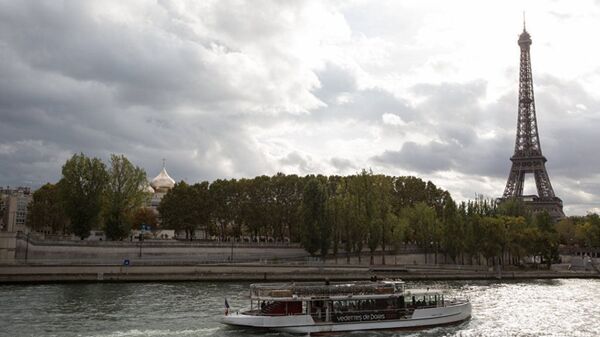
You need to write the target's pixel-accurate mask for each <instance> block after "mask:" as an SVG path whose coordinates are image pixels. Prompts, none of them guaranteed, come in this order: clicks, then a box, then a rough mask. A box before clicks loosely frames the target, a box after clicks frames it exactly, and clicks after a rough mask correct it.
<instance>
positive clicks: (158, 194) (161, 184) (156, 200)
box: [148, 160, 175, 210]
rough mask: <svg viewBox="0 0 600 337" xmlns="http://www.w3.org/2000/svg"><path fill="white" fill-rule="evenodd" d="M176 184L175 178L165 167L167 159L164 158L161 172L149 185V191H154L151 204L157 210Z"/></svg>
mask: <svg viewBox="0 0 600 337" xmlns="http://www.w3.org/2000/svg"><path fill="white" fill-rule="evenodd" d="M174 186H175V180H173V178H171V177H170V176H169V174H168V173H167V169H166V167H165V161H164V160H163V168H162V170H161V171H160V173H159V174H158V175H157V176H156V177H154V179H152V181H150V186H148V192H149V193H152V197H151V198H150V204H149V205H148V206H150V207H151V208H152V209H154V210H156V209H157V208H158V205H160V201H161V200H162V198H163V197H164V196H165V194H167V192H169V191H170V190H171V189H172V188H173V187H174Z"/></svg>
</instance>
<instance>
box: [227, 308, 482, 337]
mask: <svg viewBox="0 0 600 337" xmlns="http://www.w3.org/2000/svg"><path fill="white" fill-rule="evenodd" d="M470 317H471V303H469V302H463V303H459V304H456V305H447V306H444V307H437V308H424V309H416V310H415V311H414V312H413V314H412V316H411V317H410V318H405V319H398V320H380V321H358V322H344V323H342V322H315V321H314V320H313V318H312V317H311V316H310V315H293V316H255V315H246V314H243V313H241V314H238V313H234V314H230V315H227V316H223V318H222V320H221V321H222V323H225V324H229V325H236V326H244V327H253V328H263V329H271V330H276V331H284V332H290V333H301V334H306V333H325V332H341V331H361V330H383V329H418V328H425V327H432V326H440V325H449V324H456V323H460V322H462V321H465V320H467V319H469V318H470Z"/></svg>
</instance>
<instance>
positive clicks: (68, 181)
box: [59, 153, 108, 240]
mask: <svg viewBox="0 0 600 337" xmlns="http://www.w3.org/2000/svg"><path fill="white" fill-rule="evenodd" d="M107 180H108V174H107V172H106V167H105V166H104V164H103V163H102V161H101V160H100V159H98V158H89V157H86V156H85V155H84V154H83V153H80V154H75V155H73V157H71V159H69V160H67V162H66V163H65V164H64V165H63V167H62V179H61V181H60V182H59V186H60V194H61V198H62V199H63V201H64V206H65V212H66V214H67V216H68V217H69V219H70V220H71V232H73V233H74V234H75V235H77V236H78V237H80V238H81V239H82V240H83V239H84V238H86V237H87V236H89V235H90V230H91V229H92V227H93V226H94V225H96V224H97V222H98V220H99V215H100V212H101V210H102V194H103V192H104V188H105V187H106V183H107Z"/></svg>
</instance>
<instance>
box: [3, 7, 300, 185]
mask: <svg viewBox="0 0 600 337" xmlns="http://www.w3.org/2000/svg"><path fill="white" fill-rule="evenodd" d="M100 5H103V4H100V3H94V2H81V1H64V2H52V1H50V2H10V1H0V61H1V62H0V75H1V77H0V119H1V121H2V123H1V124H0V149H2V150H1V151H0V156H1V157H2V164H0V169H1V172H3V174H2V178H1V179H0V184H11V185H16V184H24V183H26V184H31V185H34V186H36V185H37V186H39V185H40V184H42V183H44V182H46V181H48V180H56V179H57V177H58V176H59V175H60V166H61V165H62V163H64V160H65V159H66V158H68V157H69V156H70V155H71V154H72V153H77V152H84V153H86V154H87V155H90V156H98V157H101V158H103V159H107V158H108V157H109V154H110V153H124V154H126V155H127V156H128V157H129V158H130V159H131V160H132V161H133V162H134V163H135V164H137V165H140V166H142V167H145V168H146V169H148V171H149V172H148V174H149V175H150V176H153V175H154V174H156V173H157V172H158V170H159V169H160V165H161V159H162V158H166V159H167V166H168V169H169V172H170V173H171V175H172V176H173V177H174V178H175V179H177V180H179V179H183V178H186V179H189V180H192V181H194V180H199V179H214V178H217V177H223V176H240V175H243V176H252V175H256V174H262V173H264V172H270V171H272V170H273V168H272V167H270V165H269V164H268V163H267V161H266V159H265V157H264V155H263V154H262V153H261V151H260V150H259V149H258V148H257V146H256V143H255V141H254V139H253V135H252V133H251V132H250V131H249V130H248V125H252V123H253V119H252V117H251V116H250V115H249V114H248V113H247V112H246V111H247V110H248V109H250V110H251V111H252V113H253V114H257V113H258V114H261V113H263V112H264V111H267V113H270V112H268V111H271V110H273V108H272V107H277V106H278V105H279V103H278V102H276V101H275V99H274V98H276V97H277V98H279V97H283V98H285V97H286V93H287V91H285V90H289V88H286V87H285V86H283V85H279V86H278V83H281V81H282V79H284V80H285V74H283V73H282V74H273V73H268V72H261V71H262V69H261V66H264V62H262V61H261V60H260V57H259V56H256V55H251V54H247V53H243V52H242V51H241V49H243V48H241V47H243V46H244V43H246V42H240V43H239V44H238V45H239V47H240V48H235V47H230V46H227V45H226V43H229V44H231V45H234V44H235V42H236V41H235V40H233V39H232V38H228V37H227V34H228V33H227V32H228V30H227V29H225V28H226V26H227V25H228V24H229V23H227V22H218V26H219V29H221V32H223V34H224V36H223V38H222V39H219V38H218V37H219V36H218V34H213V35H212V36H211V32H210V31H208V32H205V33H204V34H202V33H197V32H195V31H194V29H193V28H197V27H198V25H197V24H198V23H197V22H195V23H194V22H186V20H188V21H189V15H188V14H189V13H180V12H177V11H173V9H172V8H171V7H170V5H171V3H163V5H164V6H161V5H159V6H154V5H151V4H148V6H145V5H142V6H139V8H126V7H127V6H129V4H123V8H121V7H119V6H120V5H121V4H118V3H117V5H116V6H117V8H113V9H114V11H113V12H111V11H110V10H104V9H102V10H98V8H97V7H99V6H100ZM106 5H107V7H109V6H114V5H115V3H106ZM225 7H226V6H225ZM136 10H138V11H139V12H140V13H136V12H135V11H136ZM132 11H133V12H132ZM138 14H139V15H141V17H142V18H143V19H142V20H137V21H136V19H138V18H137V17H136V15H138ZM196 14H197V15H198V16H199V17H200V19H201V20H200V22H202V23H206V22H208V21H210V20H202V19H203V18H202V16H203V15H204V16H207V17H210V18H211V19H214V20H221V19H220V18H219V16H220V15H226V16H229V15H230V13H226V12H224V11H223V10H222V8H221V10H219V8H216V9H214V10H213V11H212V12H210V11H208V12H200V13H196ZM186 15H187V16H186ZM193 24H195V26H194V25H193ZM207 24H210V23H207ZM215 24H217V23H215ZM232 24H233V23H232ZM251 24H252V23H247V24H246V28H245V29H248V28H249V25H251ZM272 25H273V24H271V26H269V27H263V28H257V29H259V30H263V29H267V30H272V34H271V36H273V34H277V32H278V29H276V28H274V27H273V26H272ZM223 41H225V42H223ZM256 48H258V49H260V46H256ZM274 60H277V58H274ZM252 62H257V64H253V63H252ZM286 66H290V67H291V66H292V65H291V64H285V62H282V64H280V67H282V71H283V70H284V69H283V68H285V67H286ZM265 76H266V77H265ZM276 76H280V77H276ZM293 81H294V79H292V82H293ZM261 83H272V84H274V85H275V87H276V88H278V89H277V90H273V89H269V88H268V87H267V86H266V85H260V84H261ZM257 84H258V85H257ZM281 88H283V89H281ZM293 91H294V93H293V95H291V96H292V98H291V100H292V103H293V100H294V99H295V97H298V96H299V95H303V94H305V93H307V91H306V90H305V88H303V87H302V85H298V87H296V88H294V90H293ZM256 102H258V103H256Z"/></svg>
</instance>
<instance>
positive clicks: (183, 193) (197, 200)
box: [158, 181, 213, 240]
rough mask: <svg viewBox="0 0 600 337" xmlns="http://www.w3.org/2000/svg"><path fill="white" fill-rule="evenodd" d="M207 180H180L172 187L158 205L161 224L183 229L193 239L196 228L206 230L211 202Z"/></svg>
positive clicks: (178, 229)
mask: <svg viewBox="0 0 600 337" xmlns="http://www.w3.org/2000/svg"><path fill="white" fill-rule="evenodd" d="M208 186H209V184H208V182H202V183H197V184H194V185H191V186H190V185H188V184H186V183H185V182H184V181H181V182H179V183H177V184H175V186H174V187H173V189H171V190H170V191H169V192H168V193H167V194H166V195H165V196H164V197H163V199H162V200H161V202H160V205H158V212H159V213H160V216H161V220H162V226H164V228H168V229H174V230H177V231H180V230H181V231H185V233H186V238H188V239H190V240H191V239H193V238H194V236H195V232H196V230H204V231H207V230H208V226H209V221H210V219H211V210H212V205H213V204H212V202H211V199H210V193H209V190H208Z"/></svg>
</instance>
